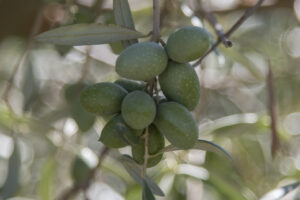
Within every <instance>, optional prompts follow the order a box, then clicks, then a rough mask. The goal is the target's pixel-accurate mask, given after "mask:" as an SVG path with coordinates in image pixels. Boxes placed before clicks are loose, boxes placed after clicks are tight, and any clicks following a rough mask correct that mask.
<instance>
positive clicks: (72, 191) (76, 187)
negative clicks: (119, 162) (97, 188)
mask: <svg viewBox="0 0 300 200" xmlns="http://www.w3.org/2000/svg"><path fill="white" fill-rule="evenodd" d="M108 152H109V148H107V147H104V149H103V150H102V151H101V153H100V154H99V157H98V158H99V161H98V164H97V166H96V167H95V168H94V169H92V171H91V172H90V174H89V177H88V178H87V180H86V181H85V182H84V183H83V184H81V185H77V184H75V185H73V186H72V187H71V188H70V189H68V190H67V191H65V192H64V193H63V194H62V195H61V196H60V197H58V198H57V200H68V199H71V197H73V196H75V195H76V194H77V193H78V192H79V191H81V190H83V191H86V190H87V189H88V188H89V187H90V185H91V183H92V181H93V180H94V178H95V176H96V172H97V170H98V169H99V168H101V166H102V163H103V160H104V158H105V157H106V155H107V154H108Z"/></svg>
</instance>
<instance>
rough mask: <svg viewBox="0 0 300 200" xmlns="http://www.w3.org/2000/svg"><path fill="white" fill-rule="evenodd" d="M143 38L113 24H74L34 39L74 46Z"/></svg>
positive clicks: (134, 32)
mask: <svg viewBox="0 0 300 200" xmlns="http://www.w3.org/2000/svg"><path fill="white" fill-rule="evenodd" d="M144 36H145V35H143V34H142V33H140V32H137V31H135V30H132V29H129V28H126V27H122V26H118V25H113V24H110V25H104V24H75V25H68V26H64V27H59V28H56V29H52V30H50V31H46V32H44V33H42V34H39V35H38V36H37V37H36V39H37V40H38V41H41V42H50V43H54V44H62V45H74V46H76V45H93V44H106V43H110V42H116V41H120V40H129V39H135V38H139V37H144Z"/></svg>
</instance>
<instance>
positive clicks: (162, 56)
mask: <svg viewBox="0 0 300 200" xmlns="http://www.w3.org/2000/svg"><path fill="white" fill-rule="evenodd" d="M167 62H168V57H167V54H166V53H165V51H164V49H163V47H161V46H160V45H158V44H156V43H154V42H142V43H138V44H134V45H132V46H130V47H128V48H127V49H125V50H124V51H123V52H122V53H121V54H120V56H119V57H118V59H117V62H116V72H117V73H118V74H119V75H120V76H122V77H125V78H129V79H133V80H142V81H145V80H150V79H152V78H154V77H155V76H157V75H159V74H160V73H162V72H163V71H164V70H165V68H166V67H167Z"/></svg>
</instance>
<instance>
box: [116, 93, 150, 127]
mask: <svg viewBox="0 0 300 200" xmlns="http://www.w3.org/2000/svg"><path fill="white" fill-rule="evenodd" d="M121 112H122V116H123V118H124V120H125V122H126V123H127V124H128V125H129V126H130V127H131V128H133V129H144V128H146V127H147V126H148V125H150V124H151V123H152V122H153V121H154V118H155V114H156V105H155V102H154V100H153V98H151V97H150V96H149V95H148V94H147V93H146V92H142V91H134V92H131V93H129V94H128V95H127V96H126V97H125V98H124V100H123V102H122V110H121Z"/></svg>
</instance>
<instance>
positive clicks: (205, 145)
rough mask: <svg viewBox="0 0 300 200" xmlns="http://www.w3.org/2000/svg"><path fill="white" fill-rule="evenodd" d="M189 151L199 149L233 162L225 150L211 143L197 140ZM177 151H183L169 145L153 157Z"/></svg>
mask: <svg viewBox="0 0 300 200" xmlns="http://www.w3.org/2000/svg"><path fill="white" fill-rule="evenodd" d="M191 149H199V150H203V151H210V152H214V153H217V154H219V155H221V156H223V157H225V158H227V159H229V160H230V161H232V162H234V159H233V157H232V156H231V155H230V154H229V153H228V152H227V151H226V150H225V149H223V148H222V147H221V146H219V145H217V144H215V143H213V142H210V141H207V140H198V141H197V142H196V144H195V145H194V146H193V147H192V148H191ZM177 150H183V149H180V148H178V147H176V146H174V145H172V144H171V145H169V146H167V147H165V148H164V149H162V150H161V151H160V152H158V153H157V154H155V155H154V156H157V155H158V154H162V153H164V152H170V151H177Z"/></svg>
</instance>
